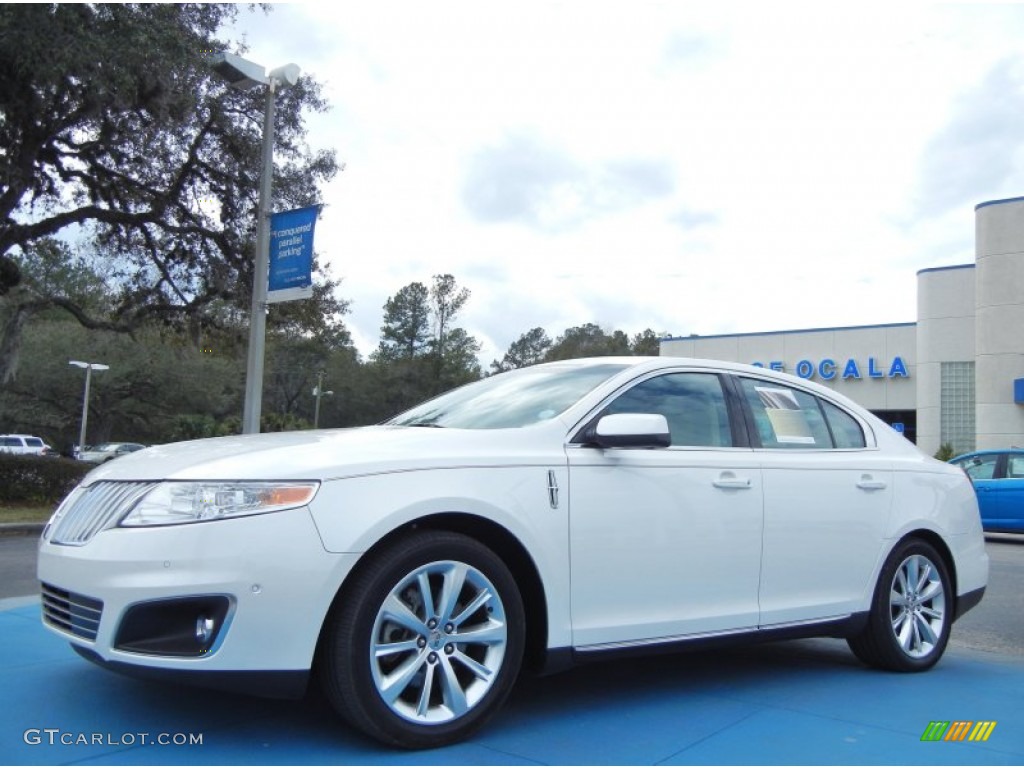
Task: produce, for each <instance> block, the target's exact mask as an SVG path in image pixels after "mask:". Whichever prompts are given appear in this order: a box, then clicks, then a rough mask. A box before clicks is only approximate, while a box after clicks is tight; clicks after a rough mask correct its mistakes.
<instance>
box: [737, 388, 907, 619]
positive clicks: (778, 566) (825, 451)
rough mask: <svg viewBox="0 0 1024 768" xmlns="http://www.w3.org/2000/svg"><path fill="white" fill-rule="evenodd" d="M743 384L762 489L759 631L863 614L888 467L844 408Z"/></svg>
mask: <svg viewBox="0 0 1024 768" xmlns="http://www.w3.org/2000/svg"><path fill="white" fill-rule="evenodd" d="M738 383H739V389H740V391H741V392H742V394H743V400H744V404H745V406H746V408H747V415H748V418H750V419H751V420H752V422H753V423H752V426H751V431H752V432H753V433H754V434H753V435H752V442H754V443H755V445H759V447H757V448H756V449H755V453H756V455H757V459H758V463H759V465H760V467H761V472H762V477H763V482H764V548H763V555H762V568H761V584H760V591H759V601H760V606H761V626H762V627H771V626H774V625H784V624H791V623H801V622H813V621H820V620H825V619H831V618H840V617H843V616H846V615H848V614H850V613H853V612H856V611H858V610H862V609H863V608H864V606H863V605H861V603H862V599H863V595H864V594H865V591H866V590H869V589H870V586H871V584H870V582H871V579H872V577H873V573H874V567H875V564H876V562H877V561H878V558H879V555H880V553H881V550H882V547H883V546H884V544H883V542H884V540H885V537H886V532H887V529H888V519H889V511H890V507H891V505H892V497H893V472H892V469H891V466H890V462H888V461H887V460H886V459H884V458H883V457H882V456H881V455H880V453H879V452H878V451H877V450H875V448H874V445H873V443H874V438H873V435H870V433H869V431H868V430H867V429H866V426H865V425H864V424H862V423H861V422H860V420H859V419H857V418H856V417H855V416H853V415H852V414H851V413H849V412H847V411H846V410H844V409H843V408H840V407H839V406H838V405H836V404H834V403H832V402H830V401H828V400H826V399H824V398H821V397H819V396H817V395H815V394H812V393H809V392H806V391H804V390H801V389H798V388H796V387H789V386H786V385H783V384H778V383H776V382H774V381H768V380H762V379H757V378H752V377H743V378H740V379H739V380H738Z"/></svg>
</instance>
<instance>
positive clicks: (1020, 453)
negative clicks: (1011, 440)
mask: <svg viewBox="0 0 1024 768" xmlns="http://www.w3.org/2000/svg"><path fill="white" fill-rule="evenodd" d="M950 463H951V464H955V465H956V466H958V467H960V468H961V469H963V470H964V471H965V472H966V473H967V475H968V476H969V477H970V478H971V480H972V481H973V482H974V490H975V492H976V493H977V494H978V509H979V510H980V511H981V524H982V527H984V529H985V530H986V531H991V532H992V533H1024V448H1007V449H1005V450H990V451H974V452H973V453H965V454H964V455H963V456H957V457H956V458H955V459H951V460H950Z"/></svg>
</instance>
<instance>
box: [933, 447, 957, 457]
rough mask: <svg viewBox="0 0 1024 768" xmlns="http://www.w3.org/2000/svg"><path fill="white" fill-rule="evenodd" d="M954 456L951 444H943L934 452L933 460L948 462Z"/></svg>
mask: <svg viewBox="0 0 1024 768" xmlns="http://www.w3.org/2000/svg"><path fill="white" fill-rule="evenodd" d="M955 455H956V454H955V453H954V452H953V444H952V443H943V444H942V445H940V446H939V450H937V451H936V452H935V458H936V459H938V460H939V461H949V460H950V459H952V458H953V456H955Z"/></svg>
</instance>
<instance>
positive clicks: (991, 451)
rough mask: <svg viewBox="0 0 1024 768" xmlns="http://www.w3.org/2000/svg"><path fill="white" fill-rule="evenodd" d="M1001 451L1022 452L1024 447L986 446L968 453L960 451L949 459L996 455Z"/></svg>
mask: <svg viewBox="0 0 1024 768" xmlns="http://www.w3.org/2000/svg"><path fill="white" fill-rule="evenodd" d="M1001 453H1024V448H1018V447H1016V446H1013V447H1012V448H986V449H984V450H981V451H970V452H969V453H961V454H960V455H959V456H954V457H953V458H952V459H950V461H960V459H969V458H971V457H972V456H998V455H999V454H1001Z"/></svg>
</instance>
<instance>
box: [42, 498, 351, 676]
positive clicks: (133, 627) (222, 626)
mask: <svg viewBox="0 0 1024 768" xmlns="http://www.w3.org/2000/svg"><path fill="white" fill-rule="evenodd" d="M356 559H357V556H356V555H355V554H345V553H340V554H339V553H330V552H327V551H326V550H325V549H324V547H323V543H322V541H321V539H320V536H319V535H318V533H317V530H316V527H315V525H314V524H313V520H312V518H311V516H310V513H309V511H308V509H306V508H300V509H294V510H289V511H286V512H272V513H268V514H264V515H254V516H252V517H244V518H236V519H229V520H220V521H214V522H205V523H195V524H188V525H178V526H165V527H152V528H111V529H108V530H104V531H101V532H100V533H98V534H96V535H95V536H94V537H93V538H92V539H91V540H89V541H88V542H87V543H86V544H84V545H82V546H65V545H57V544H53V543H51V542H50V541H48V540H47V539H46V538H45V536H44V539H43V540H42V541H41V542H40V549H39V567H38V575H39V580H40V581H41V582H42V583H43V584H44V585H46V587H45V589H44V618H43V623H44V625H45V626H46V627H47V628H48V629H50V630H51V631H53V632H55V633H56V634H58V635H61V636H63V637H65V638H66V639H68V640H69V641H70V642H71V643H72V645H73V646H74V647H75V650H77V651H79V653H81V654H82V655H83V656H85V657H86V658H88V659H90V660H91V661H95V662H97V663H100V664H102V665H103V666H106V667H109V668H112V669H116V670H118V671H134V672H135V673H136V674H143V675H145V676H150V677H152V676H160V675H161V674H167V673H170V674H171V675H173V676H174V678H175V679H182V678H187V679H190V680H191V681H193V682H199V683H201V684H206V685H214V686H216V687H229V688H232V689H236V690H237V689H241V690H248V691H253V692H264V693H268V694H271V695H274V694H275V693H277V694H280V693H281V690H285V691H290V692H292V693H295V692H296V691H295V689H296V688H297V687H300V686H299V683H298V682H296V681H301V684H302V685H304V681H305V677H306V675H307V674H308V671H309V669H310V667H311V666H312V662H313V656H314V653H315V650H316V645H317V640H318V638H319V634H320V628H321V626H322V625H323V621H324V618H325V616H326V615H327V612H328V611H329V609H330V606H331V602H332V601H333V599H334V597H335V595H336V594H337V591H338V588H339V587H340V585H341V583H342V581H343V580H344V578H345V577H346V576H347V574H348V572H349V571H350V570H351V568H352V566H353V565H354V564H355V561H356ZM55 590H56V592H55ZM54 594H57V595H59V596H63V595H65V594H66V595H69V596H70V597H69V602H68V605H67V606H65V605H64V604H63V603H61V604H59V605H58V606H57V608H56V609H54V608H51V607H48V604H47V603H46V601H47V600H52V599H53V595H54ZM166 605H172V606H174V611H168V612H161V609H159V606H166ZM210 605H226V606H227V607H226V610H224V611H222V612H221V613H215V612H214V611H212V610H209V609H207V608H201V609H200V608H198V607H197V608H196V612H197V616H196V618H195V619H192V618H191V617H186V618H183V616H184V614H183V613H182V611H187V610H188V609H189V607H190V606H200V607H201V606H210ZM154 606H157V608H154ZM200 613H202V614H203V615H201V616H200V615H198V614H200ZM140 614H142V615H143V616H144V617H145V621H142V622H141V623H140V621H139V619H138V617H139V615H140ZM206 614H209V615H206ZM165 615H166V616H173V617H174V620H173V622H172V621H170V620H169V621H168V626H166V627H161V626H159V623H160V622H159V617H161V616H165ZM132 616H134V617H135V618H134V619H131V618H130V617H132ZM126 617H128V618H129V620H128V622H127V625H126ZM154 617H156V619H154ZM200 619H201V621H199V624H202V622H203V621H206V622H208V623H209V626H208V628H209V630H210V631H211V632H212V633H213V635H214V637H213V639H212V640H211V642H209V643H208V644H207V645H206V646H205V647H198V646H197V652H195V653H191V654H189V653H181V652H179V651H180V650H181V647H183V645H182V643H184V641H182V643H178V644H176V643H177V642H178V641H177V640H174V638H173V637H172V638H171V639H170V640H169V639H168V637H169V636H172V635H174V633H175V632H178V633H179V634H180V632H179V630H180V629H181V627H182V626H184V627H185V628H186V629H189V628H195V627H196V626H197V620H200ZM171 624H174V626H171ZM140 627H141V628H140ZM161 633H163V635H164V636H161ZM186 634H187V633H186ZM126 637H128V638H130V639H131V642H126ZM197 642H199V641H198V640H197ZM168 648H171V649H174V650H173V652H168V650H167V649H168ZM275 679H276V680H277V681H278V682H282V681H290V682H284V684H283V685H277V684H274V681H275ZM260 680H264V681H266V682H268V683H271V685H270V688H269V689H268V690H266V691H263V690H260V687H261V685H262V684H261V683H260V682H259V681H260ZM274 689H280V690H274ZM297 692H298V693H301V690H298V691H297Z"/></svg>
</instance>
